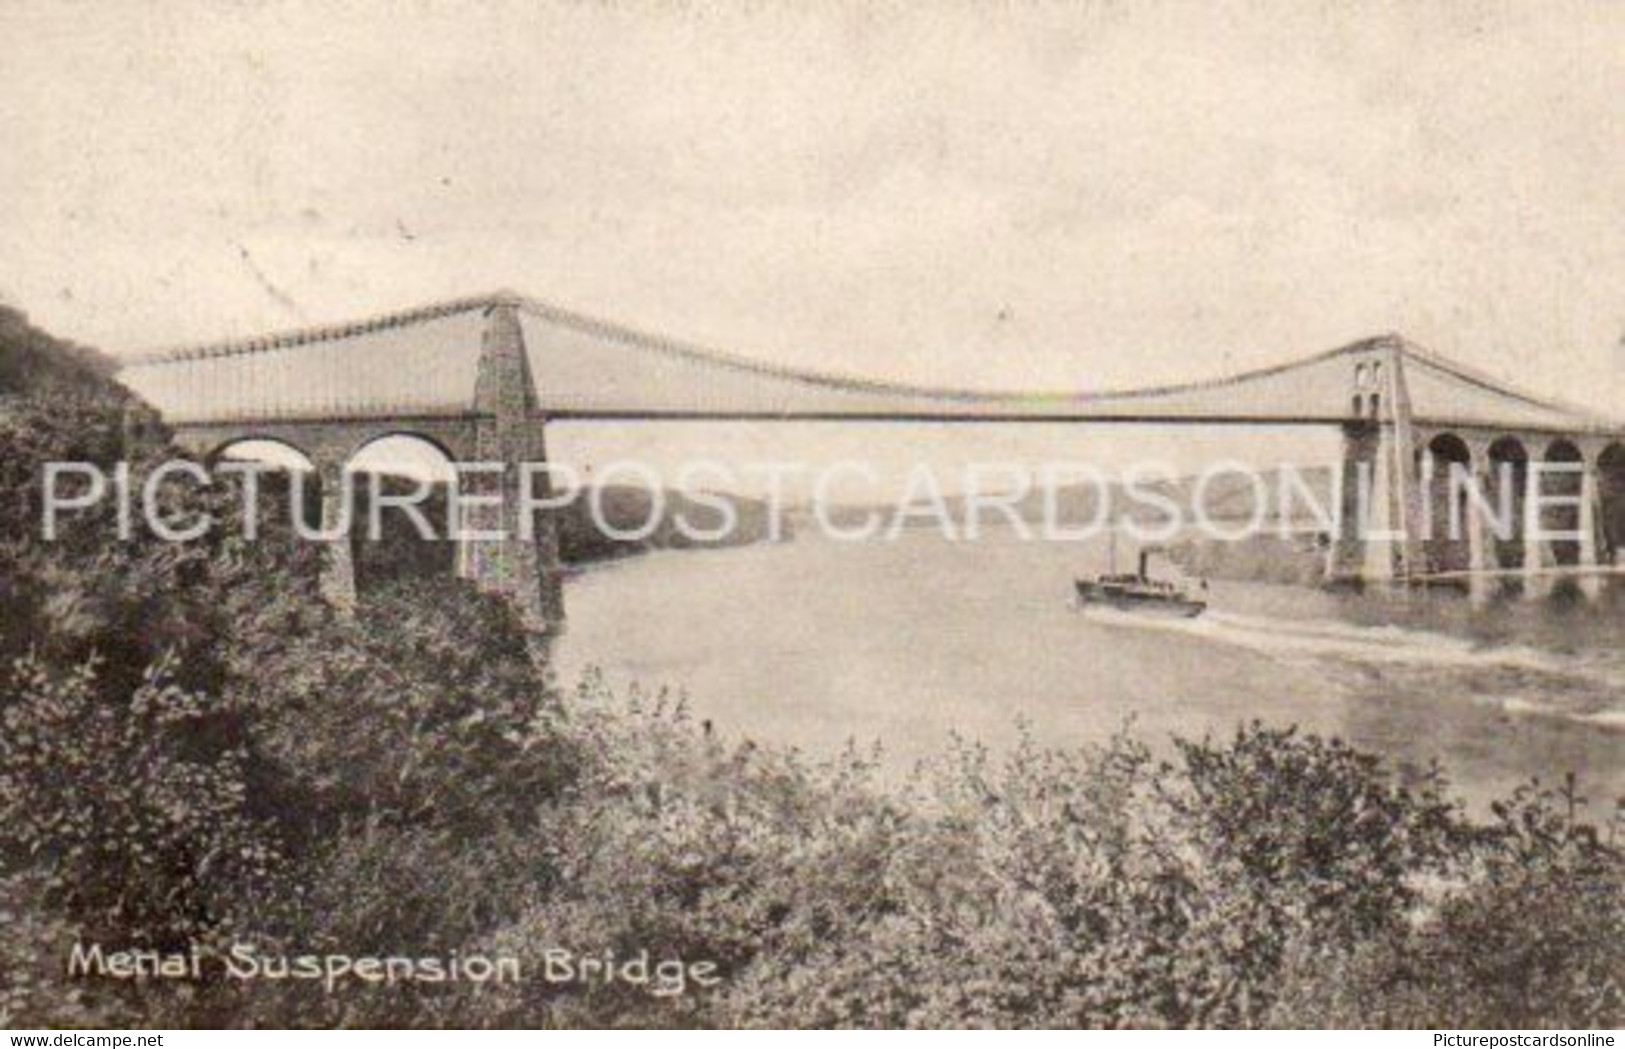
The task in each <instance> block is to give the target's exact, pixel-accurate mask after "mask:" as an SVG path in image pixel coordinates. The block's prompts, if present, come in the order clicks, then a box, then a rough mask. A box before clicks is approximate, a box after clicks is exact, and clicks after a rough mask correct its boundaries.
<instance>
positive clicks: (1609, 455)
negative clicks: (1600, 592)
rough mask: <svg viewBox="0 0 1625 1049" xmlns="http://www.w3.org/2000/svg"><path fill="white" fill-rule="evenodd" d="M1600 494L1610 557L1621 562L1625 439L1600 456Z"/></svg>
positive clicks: (1623, 550)
mask: <svg viewBox="0 0 1625 1049" xmlns="http://www.w3.org/2000/svg"><path fill="white" fill-rule="evenodd" d="M1597 494H1598V496H1599V501H1600V502H1601V504H1602V537H1603V542H1604V543H1606V544H1607V550H1608V558H1609V560H1610V561H1611V562H1613V563H1614V564H1620V563H1621V562H1622V561H1625V557H1622V556H1621V554H1622V553H1625V443H1621V442H1619V441H1615V442H1614V443H1612V444H1610V445H1609V446H1608V447H1606V448H1604V449H1603V450H1602V454H1601V455H1599V456H1598V457H1597Z"/></svg>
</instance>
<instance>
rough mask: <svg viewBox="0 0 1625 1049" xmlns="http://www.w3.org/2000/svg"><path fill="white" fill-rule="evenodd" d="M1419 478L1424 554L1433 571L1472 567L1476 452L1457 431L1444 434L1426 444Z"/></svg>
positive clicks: (1450, 570)
mask: <svg viewBox="0 0 1625 1049" xmlns="http://www.w3.org/2000/svg"><path fill="white" fill-rule="evenodd" d="M1418 458H1419V459H1420V460H1421V462H1420V464H1419V465H1420V466H1421V467H1422V468H1421V469H1420V470H1419V471H1418V478H1419V480H1420V482H1421V496H1422V499H1423V500H1424V502H1423V509H1424V511H1425V513H1426V518H1425V524H1424V527H1423V529H1422V557H1423V560H1424V562H1425V564H1426V566H1427V571H1429V572H1463V571H1466V570H1467V569H1468V568H1470V567H1472V548H1471V543H1470V540H1469V539H1468V536H1467V527H1468V521H1469V516H1468V511H1469V498H1470V497H1469V494H1468V488H1467V485H1468V484H1469V483H1471V479H1472V469H1473V453H1472V449H1471V448H1469V447H1468V445H1467V442H1466V441H1465V440H1463V439H1462V438H1461V437H1460V436H1458V435H1457V434H1454V433H1448V432H1446V433H1440V434H1437V435H1435V436H1434V437H1433V439H1432V440H1430V441H1428V443H1427V444H1426V445H1425V446H1423V448H1422V449H1421V451H1420V453H1419V456H1418Z"/></svg>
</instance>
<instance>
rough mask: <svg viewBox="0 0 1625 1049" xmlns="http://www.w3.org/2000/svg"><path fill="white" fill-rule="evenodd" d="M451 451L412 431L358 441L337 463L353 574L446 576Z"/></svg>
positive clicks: (452, 556) (364, 581)
mask: <svg viewBox="0 0 1625 1049" xmlns="http://www.w3.org/2000/svg"><path fill="white" fill-rule="evenodd" d="M453 462H454V459H453V457H452V455H451V453H450V452H449V451H448V450H447V449H446V448H445V447H443V446H442V445H440V444H439V443H438V442H436V441H433V440H431V439H429V438H427V437H422V436H419V435H417V434H412V433H391V434H385V435H382V436H379V437H374V438H371V439H370V440H368V441H366V442H365V443H363V444H362V445H360V446H359V447H358V448H357V449H356V450H355V451H354V452H353V453H351V455H350V458H349V460H348V461H347V462H346V463H345V474H346V478H347V483H348V484H349V485H350V488H351V492H352V494H353V498H354V500H355V502H354V507H355V513H354V517H353V530H352V534H353V535H354V537H355V551H356V562H355V563H356V582H357V585H358V586H371V585H375V584H378V583H385V582H392V581H396V580H400V579H408V578H411V579H419V578H432V577H449V576H451V575H452V573H453V572H454V571H455V570H456V569H457V567H458V560H457V556H458V544H457V543H456V542H455V541H454V540H453V539H452V530H453V527H454V525H455V522H453V521H451V520H450V518H449V516H448V504H449V495H450V491H451V485H452V483H453V481H454V480H455V479H456V473H455V470H454V469H453V466H452V463H453Z"/></svg>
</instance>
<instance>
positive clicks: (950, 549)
mask: <svg viewBox="0 0 1625 1049" xmlns="http://www.w3.org/2000/svg"><path fill="white" fill-rule="evenodd" d="M1102 557H1103V555H1102V554H1101V552H1100V551H1098V550H1085V549H1081V548H1079V547H1078V546H1076V545H1073V544H1044V543H1028V542H1020V541H1017V540H1016V539H1014V538H1013V537H1012V538H1005V539H985V538H984V540H983V541H981V542H977V543H960V544H954V543H949V542H946V541H944V540H942V539H941V538H940V537H936V536H933V535H929V534H916V535H911V536H908V537H905V538H904V539H903V540H901V541H899V542H897V543H871V544H840V543H832V542H829V541H826V540H820V539H816V538H806V539H798V540H797V541H795V542H793V543H787V544H783V545H778V546H757V547H748V548H740V549H734V550H722V551H708V552H703V553H695V552H686V553H675V552H667V553H657V554H654V555H651V556H648V557H644V558H639V559H636V560H631V561H627V562H622V563H618V564H615V565H613V566H608V567H605V568H601V569H596V570H593V571H590V572H587V573H585V574H583V575H581V576H579V577H577V578H575V579H573V580H571V582H570V584H569V586H568V588H567V601H568V603H569V611H570V628H569V631H568V632H567V633H566V634H565V636H564V638H563V639H562V641H561V643H560V647H559V649H558V652H557V665H558V667H559V669H560V673H561V674H562V675H563V676H564V677H565V679H569V678H572V677H573V676H575V675H577V674H579V673H580V672H581V671H582V670H584V669H585V668H586V667H588V666H594V667H597V668H599V669H600V670H601V671H602V672H603V673H604V674H605V676H606V678H607V679H608V680H609V681H610V683H612V684H615V685H622V686H624V685H626V684H629V683H631V682H634V681H635V682H638V683H640V684H641V685H643V686H644V687H646V688H654V687H660V686H668V687H671V688H674V689H678V690H680V691H682V692H684V693H686V694H687V696H688V697H689V701H690V703H691V706H692V708H693V709H694V711H695V713H696V714H697V716H699V717H704V718H708V719H710V720H711V721H712V722H713V723H714V724H715V725H716V726H717V728H718V730H719V731H721V732H724V733H726V734H729V735H732V736H735V737H747V738H753V739H757V740H761V741H772V742H776V743H780V744H788V745H793V746H796V747H800V748H802V749H803V750H805V751H807V752H809V753H811V754H827V753H831V752H833V751H834V750H835V749H837V748H839V747H841V746H842V745H844V744H845V743H846V742H847V741H849V740H855V741H857V742H859V743H869V742H873V741H877V740H878V741H879V742H880V744H881V746H882V748H883V753H884V755H885V760H886V764H887V768H888V769H889V770H890V772H891V773H892V774H893V775H906V774H907V772H908V770H909V769H911V768H912V767H913V765H914V763H915V762H916V761H917V760H918V759H920V758H924V757H928V756H930V755H931V754H933V753H936V752H939V751H940V750H941V749H942V748H943V746H944V744H945V743H946V741H947V740H948V737H949V734H950V733H954V732H957V733H959V734H961V735H963V736H967V737H970V738H973V739H978V740H981V741H983V742H985V743H988V744H989V745H992V746H994V747H1002V746H1007V745H1008V744H1009V743H1010V742H1011V741H1013V740H1014V739H1015V738H1016V736H1017V733H1018V726H1019V724H1021V723H1022V722H1025V723H1026V724H1027V725H1028V726H1029V727H1030V729H1031V731H1032V732H1033V733H1034V734H1035V735H1036V736H1037V737H1038V738H1039V739H1041V740H1042V741H1044V742H1047V743H1050V744H1054V745H1061V746H1066V745H1073V744H1080V743H1087V742H1096V741H1101V740H1104V739H1105V738H1107V737H1108V736H1110V735H1111V734H1112V733H1113V732H1114V731H1116V730H1117V729H1119V728H1120V727H1121V726H1122V725H1123V724H1124V723H1125V721H1126V720H1127V719H1130V718H1132V719H1133V722H1134V725H1135V727H1136V729H1137V731H1139V732H1140V733H1142V734H1144V735H1145V736H1146V737H1147V738H1152V739H1160V738H1164V737H1165V736H1166V735H1167V734H1168V733H1179V734H1182V735H1185V736H1201V735H1204V734H1207V733H1213V734H1215V735H1223V734H1227V733H1229V732H1231V731H1233V730H1234V728H1235V726H1236V724H1237V723H1238V722H1240V721H1243V720H1247V719H1252V718H1258V719H1261V720H1263V721H1265V722H1267V723H1270V724H1274V725H1287V724H1294V723H1295V724H1298V725H1300V726H1302V727H1303V728H1305V729H1309V730H1314V731H1317V732H1321V733H1324V734H1331V735H1338V736H1341V737H1343V738H1344V739H1347V740H1349V741H1351V742H1353V743H1356V744H1358V745H1360V746H1362V747H1365V748H1367V749H1371V750H1375V751H1377V752H1380V753H1382V754H1384V755H1386V756H1387V757H1388V758H1389V759H1390V761H1391V762H1393V763H1394V764H1395V765H1407V764H1408V765H1417V766H1423V765H1426V764H1427V763H1428V762H1429V761H1431V760H1434V759H1437V760H1438V761H1439V762H1440V763H1441V764H1442V765H1443V767H1444V768H1445V770H1446V771H1447V772H1448V773H1449V774H1450V777H1451V779H1452V781H1453V782H1454V783H1455V784H1456V786H1457V788H1458V790H1459V791H1460V792H1461V793H1462V794H1464V795H1465V796H1466V797H1467V798H1468V800H1469V801H1470V802H1471V803H1472V804H1474V805H1475V806H1478V805H1482V804H1483V803H1484V801H1485V800H1486V799H1488V798H1489V797H1492V796H1495V795H1498V794H1502V793H1505V792H1507V791H1510V790H1511V789H1512V788H1513V787H1515V786H1516V785H1517V784H1518V783H1520V782H1522V781H1524V780H1526V779H1528V778H1529V777H1532V776H1540V777H1542V778H1543V779H1546V780H1548V781H1555V780H1558V779H1561V777H1562V776H1563V774H1564V773H1566V772H1568V771H1574V772H1577V773H1578V774H1579V775H1580V783H1581V787H1582V790H1583V792H1584V793H1586V794H1587V795H1588V796H1589V797H1590V798H1591V799H1592V801H1593V810H1592V811H1593V812H1594V814H1597V815H1601V814H1602V813H1605V812H1607V811H1609V810H1611V809H1612V806H1613V803H1614V800H1615V799H1617V798H1620V797H1621V796H1625V651H1622V649H1621V646H1620V645H1619V638H1620V630H1621V627H1622V626H1625V602H1621V601H1619V600H1617V599H1616V600H1613V601H1604V602H1601V603H1585V602H1581V603H1568V604H1565V603H1563V602H1555V601H1548V602H1507V603H1503V604H1500V605H1496V606H1493V607H1491V608H1488V609H1475V608H1473V607H1472V606H1471V605H1470V603H1469V602H1467V601H1466V600H1464V599H1461V598H1458V597H1455V596H1452V595H1448V594H1432V595H1426V596H1421V595H1409V596H1404V595H1400V596H1372V595H1354V594H1333V593H1326V592H1321V591H1316V590H1312V589H1305V588H1294V587H1286V586H1275V585H1267V584H1251V583H1226V582H1217V581H1216V582H1214V583H1213V584H1212V590H1211V593H1210V595H1209V597H1210V600H1211V602H1212V609H1211V610H1210V612H1209V613H1208V614H1207V615H1205V616H1203V617H1202V618H1199V619H1195V620H1162V619H1150V618H1145V617H1136V616H1127V615H1123V614H1121V613H1112V612H1107V611H1083V612H1080V611H1077V610H1075V609H1073V608H1072V607H1070V605H1069V597H1070V594H1071V580H1072V577H1073V575H1075V574H1079V573H1083V572H1093V571H1098V570H1099V569H1100V567H1101V565H1100V561H1101V560H1102Z"/></svg>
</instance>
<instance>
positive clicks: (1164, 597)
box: [1076, 579, 1207, 619]
mask: <svg viewBox="0 0 1625 1049" xmlns="http://www.w3.org/2000/svg"><path fill="white" fill-rule="evenodd" d="M1076 585H1077V591H1078V603H1079V605H1081V606H1083V607H1085V608H1110V609H1113V610H1115V611H1118V612H1132V613H1134V614H1136V615H1147V616H1161V617H1164V618H1168V619H1194V618H1196V617H1197V616H1199V615H1201V614H1202V613H1203V612H1205V611H1207V602H1206V601H1197V600H1194V599H1192V598H1188V597H1184V596H1182V595H1170V594H1158V593H1139V592H1135V591H1132V590H1122V589H1118V588H1115V587H1114V588H1110V589H1108V588H1105V587H1102V586H1100V585H1099V584H1098V583H1093V582H1089V581H1087V580H1083V579H1080V580H1078V581H1077V583H1076Z"/></svg>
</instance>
